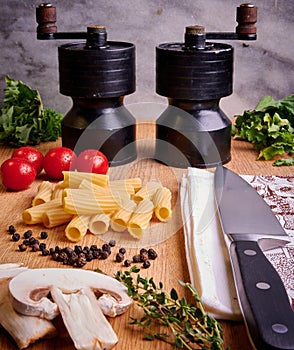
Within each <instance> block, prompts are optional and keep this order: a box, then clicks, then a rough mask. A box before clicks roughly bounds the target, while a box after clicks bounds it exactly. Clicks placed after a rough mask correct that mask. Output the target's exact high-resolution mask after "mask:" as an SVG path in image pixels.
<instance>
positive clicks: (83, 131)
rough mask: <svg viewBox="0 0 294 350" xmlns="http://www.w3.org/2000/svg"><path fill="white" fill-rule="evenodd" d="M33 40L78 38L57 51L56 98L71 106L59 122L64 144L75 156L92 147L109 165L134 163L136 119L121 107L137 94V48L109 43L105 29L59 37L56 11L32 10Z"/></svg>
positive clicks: (45, 6) (45, 7)
mask: <svg viewBox="0 0 294 350" xmlns="http://www.w3.org/2000/svg"><path fill="white" fill-rule="evenodd" d="M36 17H37V22H38V27H37V39H39V40H56V39H77V40H82V41H79V42H75V43H67V44H65V45H62V46H59V47H58V59H59V81H60V93H61V94H63V95H66V96H70V97H71V98H72V101H73V105H72V108H71V109H70V110H69V111H68V113H67V114H66V115H65V117H64V118H63V120H62V123H61V133H62V134H61V137H62V145H63V146H65V147H69V148H71V149H73V150H75V152H76V153H77V154H79V153H80V152H82V151H83V150H85V149H89V148H94V149H97V150H100V151H101V152H103V153H104V154H105V155H106V157H107V158H108V161H109V164H110V166H117V165H122V164H126V163H129V162H131V161H133V160H135V159H136V157H137V152H136V145H135V140H136V120H135V118H134V117H133V116H132V114H131V113H130V112H129V111H128V110H127V109H126V107H125V106H124V104H123V99H124V96H125V95H128V94H131V93H133V92H135V89H136V78H135V46H134V45H133V44H132V43H128V42H118V41H108V40H107V31H106V27H105V26H101V25H95V26H88V27H87V31H86V32H70V33H66V32H57V27H56V25H55V23H56V8H55V7H54V6H52V5H51V4H49V3H42V4H40V5H39V6H38V7H37V8H36Z"/></svg>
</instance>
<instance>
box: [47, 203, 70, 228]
mask: <svg viewBox="0 0 294 350" xmlns="http://www.w3.org/2000/svg"><path fill="white" fill-rule="evenodd" d="M72 217H73V215H72V214H69V213H67V212H66V211H65V210H64V208H63V205H62V204H60V205H58V206H56V207H54V208H49V209H48V210H46V211H45V212H44V213H43V215H42V222H43V225H44V226H45V227H47V228H52V227H55V226H59V225H62V224H66V223H68V222H69V221H70V220H71V219H72Z"/></svg>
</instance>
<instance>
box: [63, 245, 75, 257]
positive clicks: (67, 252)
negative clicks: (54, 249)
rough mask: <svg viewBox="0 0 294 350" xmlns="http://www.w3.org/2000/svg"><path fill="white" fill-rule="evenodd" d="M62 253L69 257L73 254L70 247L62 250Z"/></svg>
mask: <svg viewBox="0 0 294 350" xmlns="http://www.w3.org/2000/svg"><path fill="white" fill-rule="evenodd" d="M63 251H64V252H65V253H66V254H67V255H71V254H73V253H74V250H73V249H72V248H70V247H66V248H64V249H63Z"/></svg>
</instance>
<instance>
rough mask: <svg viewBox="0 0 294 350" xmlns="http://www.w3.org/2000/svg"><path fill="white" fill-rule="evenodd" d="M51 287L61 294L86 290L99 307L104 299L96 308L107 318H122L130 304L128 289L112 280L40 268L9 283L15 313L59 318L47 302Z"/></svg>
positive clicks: (93, 274)
mask: <svg viewBox="0 0 294 350" xmlns="http://www.w3.org/2000/svg"><path fill="white" fill-rule="evenodd" d="M53 286H54V287H57V288H59V289H61V290H62V291H63V292H64V293H74V292H77V291H78V290H80V289H82V288H89V289H91V290H92V291H93V293H94V294H95V295H96V297H98V303H99V297H101V296H103V295H104V296H103V298H101V302H100V303H99V306H100V307H101V309H102V311H103V313H104V314H106V315H109V316H116V315H119V314H122V313H123V312H125V311H126V310H127V309H128V307H129V306H130V305H131V303H132V299H131V297H130V296H129V295H128V290H127V288H126V287H125V286H124V285H123V284H122V283H121V282H119V281H117V280H116V279H115V278H113V277H110V276H107V275H104V274H101V273H98V272H94V271H89V270H78V269H68V268H64V269H63V268H43V269H32V270H27V271H25V272H22V273H21V274H19V275H17V276H16V277H14V278H13V279H12V280H11V281H10V283H9V291H10V294H11V301H12V305H13V307H14V309H15V310H16V311H18V312H19V313H22V314H24V315H31V316H39V317H43V318H46V319H48V320H52V319H53V318H55V317H56V316H57V315H58V314H59V310H58V306H57V305H56V304H55V303H54V302H52V301H50V300H49V299H48V296H49V294H50V291H51V289H52V287H53ZM106 301H107V302H106Z"/></svg>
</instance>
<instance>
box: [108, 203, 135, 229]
mask: <svg viewBox="0 0 294 350" xmlns="http://www.w3.org/2000/svg"><path fill="white" fill-rule="evenodd" d="M136 205H137V204H136V203H135V202H134V201H132V200H128V201H125V202H123V204H122V207H121V208H120V209H119V210H118V211H116V212H115V213H114V214H113V215H112V217H111V222H110V227H111V228H112V229H113V231H116V232H123V231H125V230H126V229H127V226H128V222H129V220H130V217H131V216H132V214H133V212H134V210H135V208H136Z"/></svg>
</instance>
